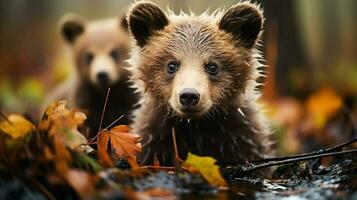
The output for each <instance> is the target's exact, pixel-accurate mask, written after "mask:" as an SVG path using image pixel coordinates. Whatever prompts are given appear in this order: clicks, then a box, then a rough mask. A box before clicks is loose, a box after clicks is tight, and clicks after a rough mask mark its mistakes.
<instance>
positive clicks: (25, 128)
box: [0, 114, 35, 139]
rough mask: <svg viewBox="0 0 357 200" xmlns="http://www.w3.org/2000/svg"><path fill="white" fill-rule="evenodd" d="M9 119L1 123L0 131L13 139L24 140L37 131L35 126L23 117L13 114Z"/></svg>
mask: <svg viewBox="0 0 357 200" xmlns="http://www.w3.org/2000/svg"><path fill="white" fill-rule="evenodd" d="M7 119H8V120H4V121H2V122H0V130H1V131H2V132H4V133H6V134H7V135H9V136H11V137H12V138H13V139H18V138H22V137H24V136H26V135H27V134H28V133H30V132H31V131H33V130H35V126H34V125H33V124H32V123H31V122H29V121H28V120H27V119H25V118H24V117H22V116H21V115H15V114H12V115H9V116H8V117H7Z"/></svg>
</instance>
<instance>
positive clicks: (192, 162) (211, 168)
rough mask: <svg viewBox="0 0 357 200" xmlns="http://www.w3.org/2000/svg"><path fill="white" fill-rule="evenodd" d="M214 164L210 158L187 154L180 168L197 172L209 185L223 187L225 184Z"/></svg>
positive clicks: (214, 161) (214, 160) (213, 160)
mask: <svg viewBox="0 0 357 200" xmlns="http://www.w3.org/2000/svg"><path fill="white" fill-rule="evenodd" d="M215 163H216V159H214V158H212V157H208V156H197V155H195V154H192V153H188V156H187V158H186V160H185V162H184V163H183V164H182V167H186V168H187V169H188V170H189V171H190V172H193V173H196V172H199V173H200V174H201V175H202V176H203V177H204V178H205V179H206V180H207V181H208V183H210V184H211V185H214V186H225V185H227V183H226V181H225V180H224V179H223V177H222V175H221V173H220V172H219V167H218V165H216V164H215Z"/></svg>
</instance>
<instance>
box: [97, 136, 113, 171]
mask: <svg viewBox="0 0 357 200" xmlns="http://www.w3.org/2000/svg"><path fill="white" fill-rule="evenodd" d="M108 143H109V133H108V131H107V130H103V131H101V132H100V133H99V135H98V141H97V145H98V156H99V160H100V162H101V163H102V165H104V166H105V167H112V166H113V161H112V159H111V158H110V156H109V154H108Z"/></svg>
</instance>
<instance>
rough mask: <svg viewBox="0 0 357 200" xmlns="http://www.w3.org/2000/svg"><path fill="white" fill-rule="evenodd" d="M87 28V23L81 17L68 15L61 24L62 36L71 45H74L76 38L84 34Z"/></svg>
mask: <svg viewBox="0 0 357 200" xmlns="http://www.w3.org/2000/svg"><path fill="white" fill-rule="evenodd" d="M85 26H86V21H85V19H83V18H82V17H81V16H79V15H76V14H67V15H65V16H64V17H62V19H61V22H60V31H61V35H62V37H63V38H64V39H65V40H66V41H67V42H68V43H69V44H73V42H74V41H75V40H76V38H77V37H78V36H79V35H80V34H82V33H83V32H84V29H85Z"/></svg>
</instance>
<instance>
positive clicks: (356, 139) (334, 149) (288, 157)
mask: <svg viewBox="0 0 357 200" xmlns="http://www.w3.org/2000/svg"><path fill="white" fill-rule="evenodd" d="M355 142H357V137H356V136H355V137H354V138H353V139H351V140H349V141H346V142H344V143H342V144H339V145H336V146H334V147H331V148H327V149H325V150H323V149H322V150H317V151H314V152H311V153H303V154H298V155H291V156H278V157H273V158H264V159H261V160H253V161H249V163H262V162H270V161H280V160H286V159H293V158H304V157H307V156H313V155H320V154H321V153H330V152H334V151H337V150H339V149H341V148H343V147H346V146H348V145H351V144H353V143H355Z"/></svg>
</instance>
